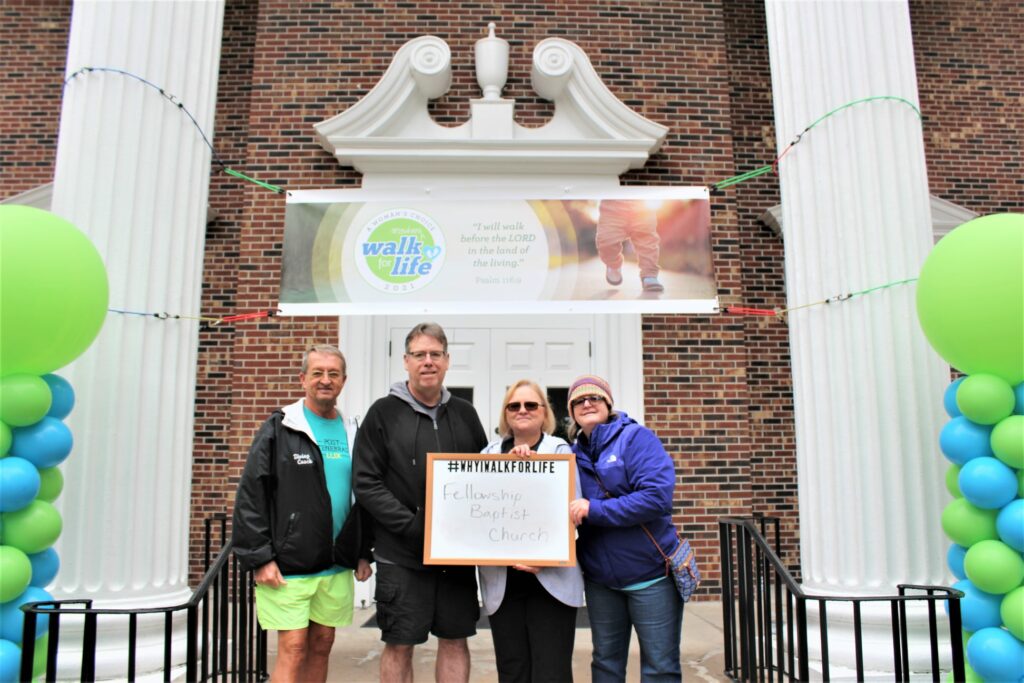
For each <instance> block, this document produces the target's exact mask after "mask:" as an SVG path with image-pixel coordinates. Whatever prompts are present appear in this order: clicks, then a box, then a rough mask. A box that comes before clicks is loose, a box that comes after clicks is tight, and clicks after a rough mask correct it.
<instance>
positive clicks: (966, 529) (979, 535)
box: [942, 498, 999, 548]
mask: <svg viewBox="0 0 1024 683" xmlns="http://www.w3.org/2000/svg"><path fill="white" fill-rule="evenodd" d="M998 515H999V510H982V509H981V508H976V507H974V506H973V505H971V504H970V503H968V502H967V499H966V498H957V499H956V500H954V501H952V502H951V503H950V504H949V505H947V506H946V508H945V509H944V510H943V511H942V530H943V531H945V532H946V535H947V536H949V537H950V538H951V539H952V540H953V542H954V543H956V544H957V545H962V546H963V547H965V548H970V547H971V546H973V545H974V544H975V543H978V542H979V541H986V540H990V539H995V538H999V533H998V532H997V531H996V517H997V516H998Z"/></svg>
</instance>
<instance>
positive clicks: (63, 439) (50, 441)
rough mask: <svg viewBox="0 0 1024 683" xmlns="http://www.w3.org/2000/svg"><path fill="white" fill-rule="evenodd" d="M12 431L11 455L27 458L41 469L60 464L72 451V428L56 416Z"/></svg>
mask: <svg viewBox="0 0 1024 683" xmlns="http://www.w3.org/2000/svg"><path fill="white" fill-rule="evenodd" d="M12 431H13V432H14V441H13V442H12V443H11V455H15V456H17V457H19V458H25V459H26V460H28V461H29V462H31V463H32V464H33V465H35V466H36V467H38V468H39V469H45V468H47V467H53V466H55V465H59V464H61V463H62V462H64V459H65V458H67V457H68V454H69V453H71V446H72V439H71V430H70V429H68V427H67V425H66V424H64V423H63V422H61V421H60V420H58V419H57V418H55V417H44V418H43V419H42V420H40V421H39V422H36V423H35V424H34V425H30V426H28V427H16V428H15V429H13V430H12Z"/></svg>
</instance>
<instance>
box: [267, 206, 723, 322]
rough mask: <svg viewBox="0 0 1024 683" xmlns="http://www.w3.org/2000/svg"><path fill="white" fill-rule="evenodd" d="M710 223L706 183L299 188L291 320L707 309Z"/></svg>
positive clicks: (287, 310)
mask: <svg viewBox="0 0 1024 683" xmlns="http://www.w3.org/2000/svg"><path fill="white" fill-rule="evenodd" d="M710 227H711V210H710V203H709V201H708V196H707V190H706V189H705V188H702V187H701V188H622V189H621V190H616V191H615V192H614V194H608V195H607V196H602V197H578V198H564V197H563V198H558V199H486V198H457V199H420V198H417V199H397V200H387V199H381V198H379V195H371V194H368V193H367V192H365V191H362V190H342V191H334V190H325V191H306V192H293V193H292V194H291V196H290V197H289V199H288V206H287V210H286V213H285V237H284V259H283V264H282V273H281V292H280V298H279V301H280V307H281V310H282V313H284V314H286V315H289V314H290V315H325V314H326V315H343V314H389V315H400V314H424V313H426V314H448V313H497V312H506V313H627V312H628V313H642V312H675V313H709V312H711V311H713V310H715V308H716V306H717V300H716V288H715V279H714V273H713V271H712V259H711V237H710ZM496 306H500V308H496Z"/></svg>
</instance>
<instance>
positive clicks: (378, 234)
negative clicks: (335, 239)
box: [355, 209, 446, 294]
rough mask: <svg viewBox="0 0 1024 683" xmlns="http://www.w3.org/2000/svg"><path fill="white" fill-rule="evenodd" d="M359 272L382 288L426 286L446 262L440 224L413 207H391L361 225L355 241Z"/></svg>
mask: <svg viewBox="0 0 1024 683" xmlns="http://www.w3.org/2000/svg"><path fill="white" fill-rule="evenodd" d="M355 248H356V253H355V259H356V266H357V267H358V269H359V274H360V275H362V276H363V279H364V280H366V281H367V282H368V283H369V284H370V285H371V286H373V287H374V288H376V289H379V290H380V291H382V292H390V293H395V294H401V293H403V292H414V291H416V290H418V289H422V288H424V287H426V286H427V285H428V284H430V282H431V281H432V280H433V279H434V278H435V277H437V274H438V272H440V270H441V267H442V266H443V265H444V256H445V251H446V250H445V244H444V235H443V234H442V233H441V228H440V227H439V226H438V225H437V223H435V222H434V221H433V219H432V218H430V216H427V215H426V214H422V213H420V212H419V211H416V210H414V209H390V210H388V211H385V212H384V213H381V214H379V215H377V216H375V217H374V218H373V219H371V220H370V221H369V222H367V223H366V225H364V226H363V227H362V229H360V231H359V236H358V239H356V241H355Z"/></svg>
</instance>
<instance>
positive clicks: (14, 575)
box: [0, 545, 32, 602]
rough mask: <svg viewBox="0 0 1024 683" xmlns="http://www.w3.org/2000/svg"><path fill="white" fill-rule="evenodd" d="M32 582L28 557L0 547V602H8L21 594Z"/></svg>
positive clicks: (8, 548)
mask: <svg viewBox="0 0 1024 683" xmlns="http://www.w3.org/2000/svg"><path fill="white" fill-rule="evenodd" d="M31 580H32V563H31V562H29V560H28V555H26V554H25V553H23V552H21V551H20V550H18V549H17V548H15V547H13V546H9V545H0V602H10V601H11V600H13V599H14V598H16V597H18V596H19V595H21V594H22V592H23V591H24V590H25V589H26V588H27V587H28V582H29V581H31Z"/></svg>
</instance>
